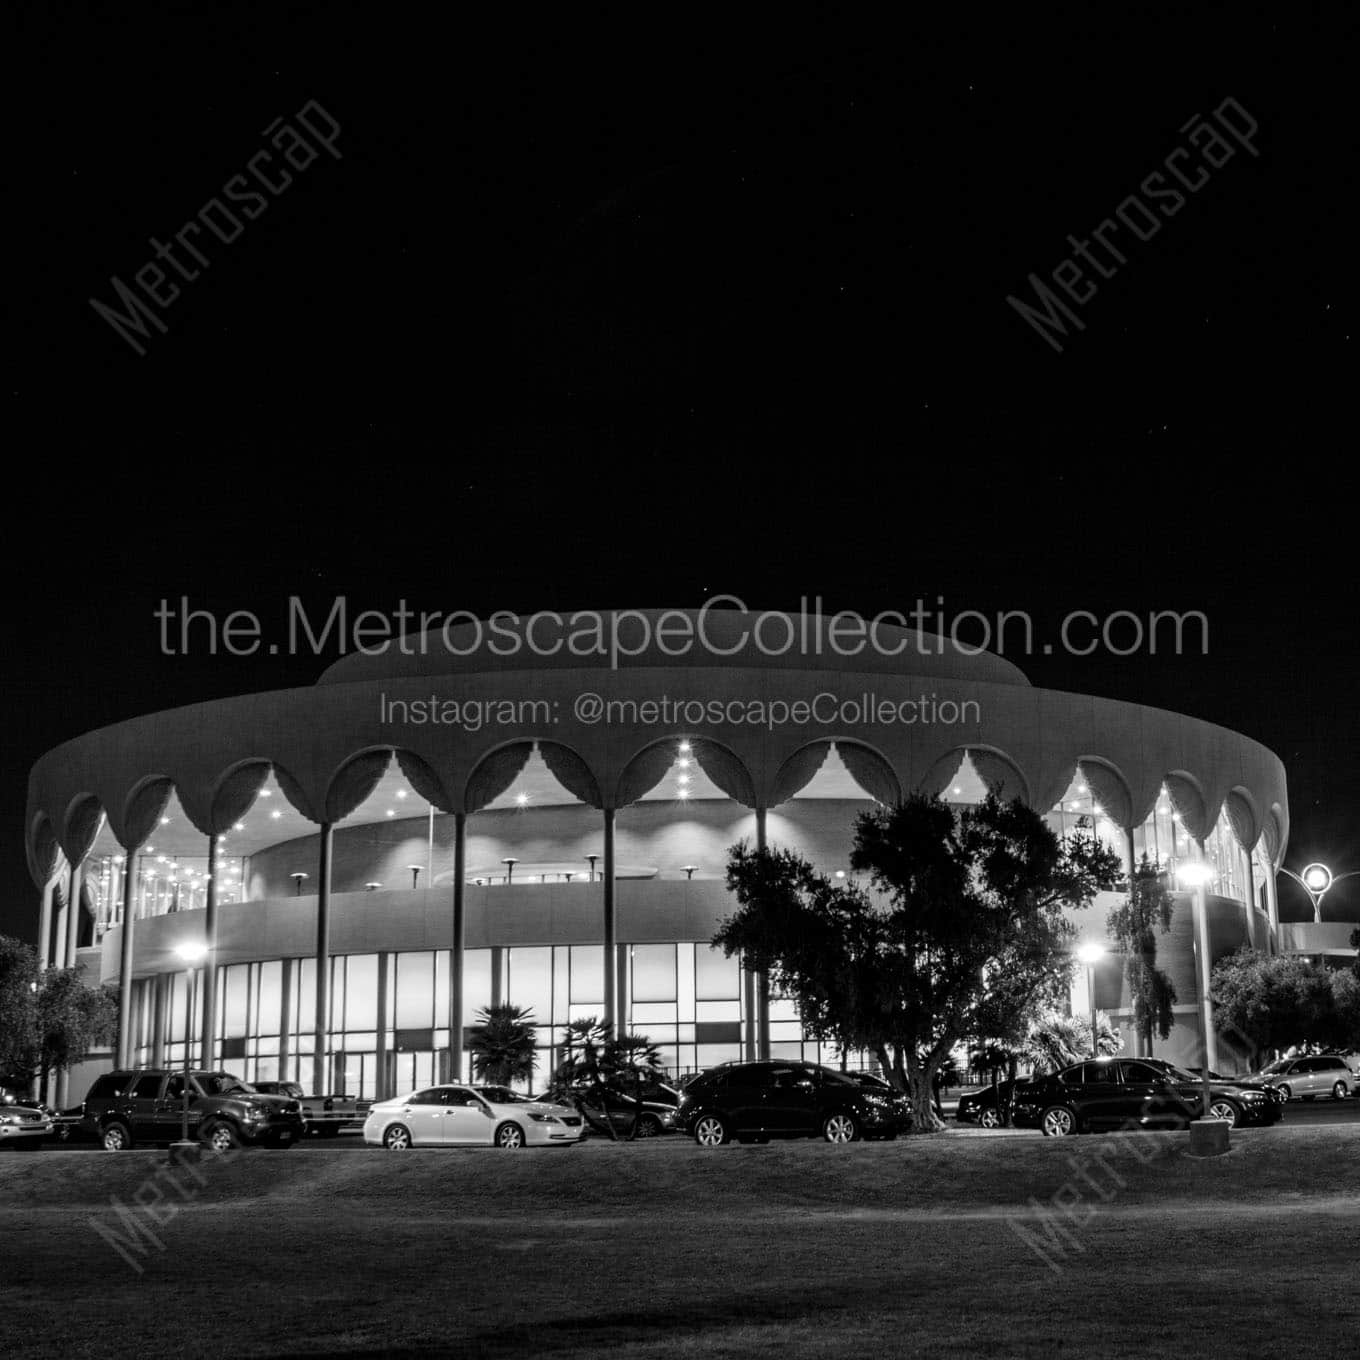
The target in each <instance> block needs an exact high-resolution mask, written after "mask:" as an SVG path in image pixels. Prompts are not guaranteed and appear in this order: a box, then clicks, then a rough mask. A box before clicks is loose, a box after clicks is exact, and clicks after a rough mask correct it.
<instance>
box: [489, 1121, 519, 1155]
mask: <svg viewBox="0 0 1360 1360" xmlns="http://www.w3.org/2000/svg"><path fill="white" fill-rule="evenodd" d="M496 1146H497V1147H498V1148H522V1147H523V1146H524V1130H523V1129H522V1128H520V1126H519V1125H518V1124H516V1123H515V1122H514V1120H510V1119H508V1120H506V1122H505V1123H504V1124H502V1125H501V1126H500V1128H498V1129H497V1130H496Z"/></svg>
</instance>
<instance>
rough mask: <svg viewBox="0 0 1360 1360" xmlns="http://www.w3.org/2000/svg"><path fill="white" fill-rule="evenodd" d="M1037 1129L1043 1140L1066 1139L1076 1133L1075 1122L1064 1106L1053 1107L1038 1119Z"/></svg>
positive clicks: (1074, 1118)
mask: <svg viewBox="0 0 1360 1360" xmlns="http://www.w3.org/2000/svg"><path fill="white" fill-rule="evenodd" d="M1039 1127H1040V1128H1041V1129H1042V1130H1043V1131H1044V1137H1045V1138H1066V1137H1068V1136H1069V1135H1070V1134H1073V1133H1076V1131H1077V1121H1076V1117H1075V1116H1074V1115H1073V1113H1072V1111H1071V1110H1069V1109H1068V1108H1067V1106H1066V1105H1054V1106H1051V1107H1050V1108H1049V1109H1047V1110H1045V1111H1044V1112H1043V1114H1042V1115H1041V1116H1040V1117H1039Z"/></svg>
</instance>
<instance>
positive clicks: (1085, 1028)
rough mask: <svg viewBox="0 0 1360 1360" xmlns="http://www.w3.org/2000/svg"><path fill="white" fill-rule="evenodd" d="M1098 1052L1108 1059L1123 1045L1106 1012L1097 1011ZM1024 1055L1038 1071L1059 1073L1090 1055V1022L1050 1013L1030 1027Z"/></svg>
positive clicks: (1078, 1017)
mask: <svg viewBox="0 0 1360 1360" xmlns="http://www.w3.org/2000/svg"><path fill="white" fill-rule="evenodd" d="M1096 1036H1097V1043H1096V1053H1097V1054H1098V1055H1099V1056H1101V1057H1109V1056H1110V1055H1111V1054H1112V1053H1118V1052H1119V1050H1120V1049H1121V1048H1123V1046H1124V1041H1123V1040H1122V1039H1121V1038H1120V1037H1119V1031H1118V1030H1116V1029H1115V1027H1114V1026H1113V1025H1112V1024H1111V1023H1110V1017H1109V1016H1108V1015H1106V1014H1105V1012H1104V1011H1097V1012H1096ZM1024 1055H1025V1058H1026V1060H1027V1061H1028V1062H1029V1064H1030V1065H1031V1066H1032V1067H1033V1068H1034V1070H1035V1071H1036V1072H1056V1071H1057V1070H1058V1069H1059V1068H1061V1067H1067V1066H1070V1065H1071V1064H1072V1063H1074V1062H1080V1061H1081V1060H1082V1059H1083V1058H1089V1057H1090V1056H1091V1022H1090V1021H1089V1020H1087V1019H1084V1018H1083V1017H1081V1016H1076V1015H1064V1014H1063V1013H1062V1012H1061V1011H1048V1012H1046V1013H1045V1014H1043V1015H1041V1016H1040V1017H1039V1019H1038V1020H1036V1021H1035V1022H1034V1024H1033V1025H1031V1026H1030V1031H1029V1034H1028V1036H1027V1037H1026V1039H1025V1045H1024Z"/></svg>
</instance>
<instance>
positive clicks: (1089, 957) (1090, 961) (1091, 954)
mask: <svg viewBox="0 0 1360 1360" xmlns="http://www.w3.org/2000/svg"><path fill="white" fill-rule="evenodd" d="M1104 957H1105V946H1104V945H1099V944H1094V943H1091V944H1083V945H1079V946H1078V947H1077V958H1079V959H1080V960H1081V961H1082V963H1084V964H1085V965H1086V998H1087V1000H1088V1001H1089V1002H1090V1003H1091V1056H1092V1057H1093V1058H1098V1057H1100V1035H1099V1032H1098V1031H1097V1029H1096V964H1098V963H1099V962H1100V961H1101V959H1103V958H1104Z"/></svg>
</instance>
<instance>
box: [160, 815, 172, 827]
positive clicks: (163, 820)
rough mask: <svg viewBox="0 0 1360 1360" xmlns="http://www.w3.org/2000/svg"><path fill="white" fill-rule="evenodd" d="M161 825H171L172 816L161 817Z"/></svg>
mask: <svg viewBox="0 0 1360 1360" xmlns="http://www.w3.org/2000/svg"><path fill="white" fill-rule="evenodd" d="M161 825H162V826H169V825H170V818H169V817H162V818H161Z"/></svg>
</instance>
